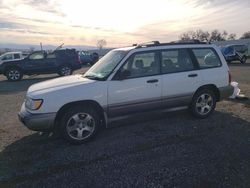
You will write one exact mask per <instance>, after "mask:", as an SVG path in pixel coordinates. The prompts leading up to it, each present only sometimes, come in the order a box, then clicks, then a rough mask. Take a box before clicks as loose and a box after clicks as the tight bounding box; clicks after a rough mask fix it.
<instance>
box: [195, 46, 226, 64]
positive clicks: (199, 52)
mask: <svg viewBox="0 0 250 188" xmlns="http://www.w3.org/2000/svg"><path fill="white" fill-rule="evenodd" d="M193 53H194V55H195V57H196V59H197V61H198V63H199V67H200V68H201V69H206V68H212V67H220V66H221V61H220V58H219V57H218V55H217V54H216V52H215V51H214V50H212V49H210V48H204V49H193Z"/></svg>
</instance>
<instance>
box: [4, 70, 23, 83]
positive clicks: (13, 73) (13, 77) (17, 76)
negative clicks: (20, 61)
mask: <svg viewBox="0 0 250 188" xmlns="http://www.w3.org/2000/svg"><path fill="white" fill-rule="evenodd" d="M5 75H6V77H7V79H8V80H9V81H18V80H21V79H22V78H23V73H22V71H21V70H20V69H18V68H15V67H13V68H10V69H8V70H7V71H6V73H5Z"/></svg>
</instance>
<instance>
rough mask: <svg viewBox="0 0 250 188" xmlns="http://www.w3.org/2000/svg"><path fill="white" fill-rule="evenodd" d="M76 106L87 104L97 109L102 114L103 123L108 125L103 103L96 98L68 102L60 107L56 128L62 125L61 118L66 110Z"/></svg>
mask: <svg viewBox="0 0 250 188" xmlns="http://www.w3.org/2000/svg"><path fill="white" fill-rule="evenodd" d="M74 106H85V107H86V106H87V107H92V108H94V109H95V110H97V112H98V114H99V115H100V118H101V121H102V122H101V123H102V125H104V126H106V119H105V115H104V109H103V108H102V107H101V105H100V104H99V103H98V102H96V101H94V100H82V101H74V102H70V103H67V104H65V105H63V106H62V107H61V108H60V109H59V111H58V112H57V114H56V118H55V128H57V127H58V126H60V125H59V122H60V119H61V117H62V115H63V114H64V113H65V112H66V110H68V109H69V108H71V107H74Z"/></svg>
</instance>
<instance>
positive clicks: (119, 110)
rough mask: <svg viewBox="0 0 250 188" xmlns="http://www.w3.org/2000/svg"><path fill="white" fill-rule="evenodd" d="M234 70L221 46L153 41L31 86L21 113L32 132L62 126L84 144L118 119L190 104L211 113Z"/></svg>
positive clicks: (73, 139)
mask: <svg viewBox="0 0 250 188" xmlns="http://www.w3.org/2000/svg"><path fill="white" fill-rule="evenodd" d="M230 79H231V78H230V73H229V69H228V66H227V63H226V61H225V59H224V57H223V55H222V53H221V52H220V50H219V49H218V48H217V47H216V46H214V45H211V44H205V43H200V42H197V41H195V42H187V43H177V42H176V43H164V44H162V43H159V42H152V43H147V44H141V45H134V46H133V47H127V48H119V49H115V50H112V51H110V52H109V53H108V54H107V55H105V56H104V57H103V58H101V59H100V60H99V61H98V62H97V63H96V64H95V65H94V66H93V67H91V68H90V69H89V70H88V71H87V72H86V73H85V74H84V75H73V76H67V77H63V78H57V79H53V80H48V81H45V82H41V83H38V84H34V85H32V86H31V87H30V88H29V89H28V92H27V97H26V100H25V102H24V104H23V105H22V108H21V111H20V113H19V118H20V120H21V121H22V122H23V123H24V124H25V125H26V126H27V127H28V128H29V129H31V130H35V131H46V130H58V131H60V133H61V135H62V136H63V137H64V138H65V139H66V140H68V141H69V142H71V143H77V144H79V143H83V142H85V141H87V140H89V139H90V138H91V137H93V136H94V135H95V134H96V132H97V131H98V129H99V128H100V127H101V126H105V127H107V126H108V125H109V123H110V122H112V120H114V119H115V118H117V117H119V118H120V117H124V116H128V115H134V114H135V113H143V112H145V111H155V110H159V111H162V110H178V109H183V108H189V110H190V112H191V113H192V114H193V115H194V116H195V117H197V118H205V117H208V116H209V115H210V114H211V113H212V112H213V111H214V108H215V106H216V102H218V101H220V100H222V99H224V98H227V97H229V96H230V95H231V94H232V92H233V88H232V86H230Z"/></svg>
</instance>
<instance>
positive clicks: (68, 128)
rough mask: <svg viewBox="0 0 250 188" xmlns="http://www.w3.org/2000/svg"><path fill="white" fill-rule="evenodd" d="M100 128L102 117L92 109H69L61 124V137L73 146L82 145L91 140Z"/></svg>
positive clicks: (78, 107)
mask: <svg viewBox="0 0 250 188" xmlns="http://www.w3.org/2000/svg"><path fill="white" fill-rule="evenodd" d="M99 127H100V116H99V115H98V113H97V112H96V111H95V110H94V109H93V108H91V107H82V106H75V107H71V108H69V109H68V110H67V111H66V112H65V113H64V115H63V117H62V119H61V122H60V129H61V135H62V136H63V138H64V139H65V140H67V141H68V142H70V143H72V144H82V143H84V142H86V141H88V140H89V139H91V138H92V137H93V136H94V135H95V134H96V133H97V131H98V129H99Z"/></svg>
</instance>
